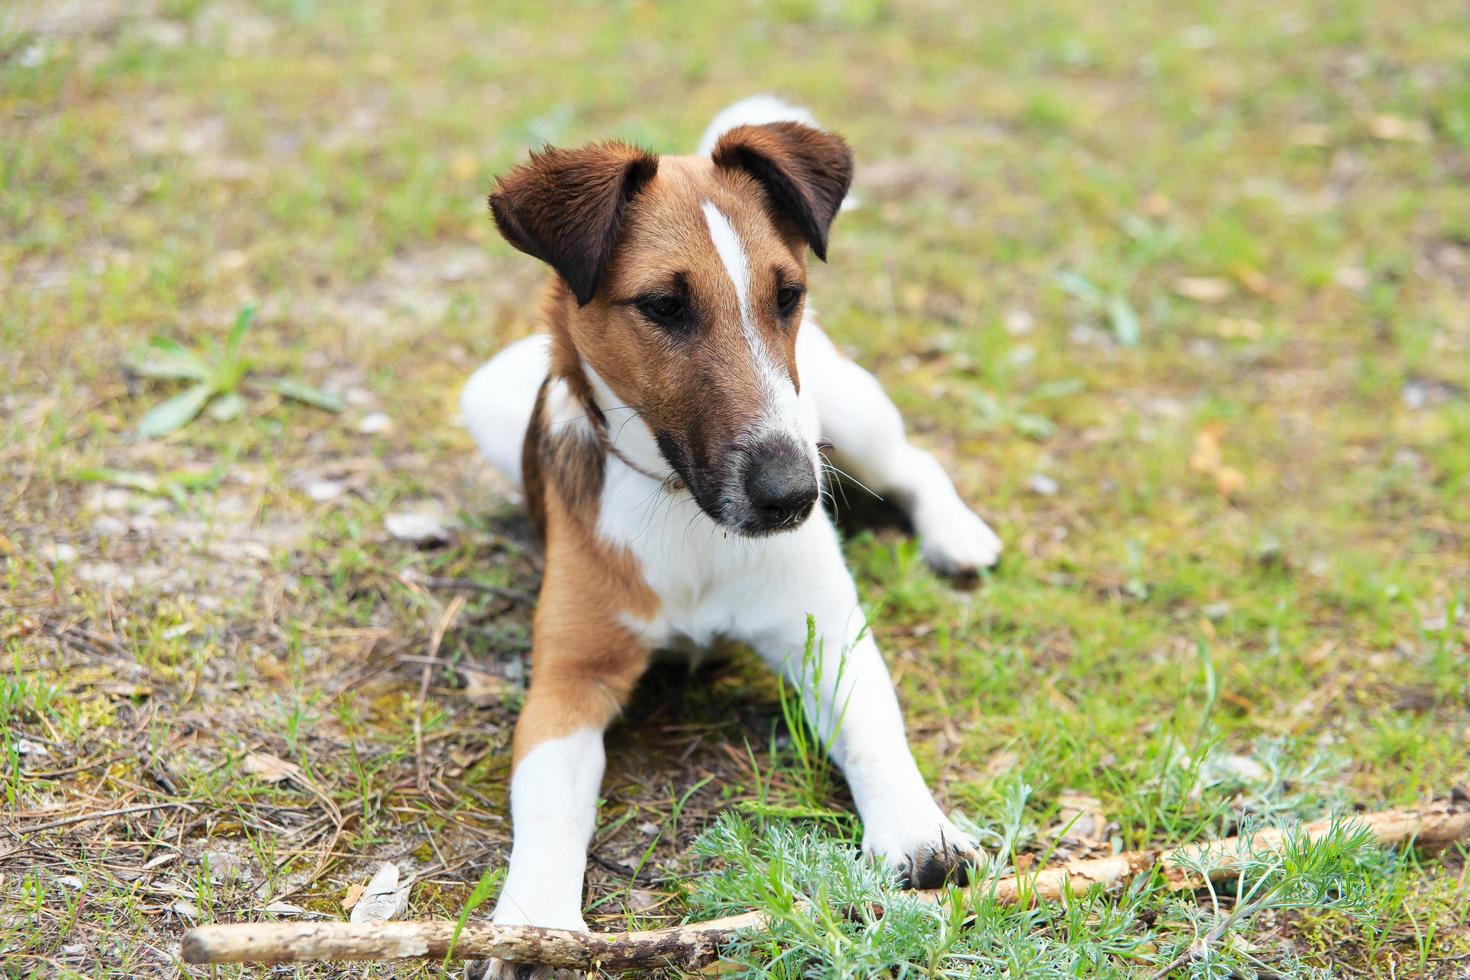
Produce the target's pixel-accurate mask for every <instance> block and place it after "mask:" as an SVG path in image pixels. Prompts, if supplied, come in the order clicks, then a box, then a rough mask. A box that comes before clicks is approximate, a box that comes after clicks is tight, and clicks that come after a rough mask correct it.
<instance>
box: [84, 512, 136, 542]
mask: <svg viewBox="0 0 1470 980" xmlns="http://www.w3.org/2000/svg"><path fill="white" fill-rule="evenodd" d="M92 533H93V534H95V535H97V536H98V537H99V538H120V537H122V536H123V535H124V534H127V533H128V522H127V521H124V520H121V519H119V518H116V517H113V516H112V515H111V514H102V515H99V516H98V518H97V519H96V520H94V521H93V522H92Z"/></svg>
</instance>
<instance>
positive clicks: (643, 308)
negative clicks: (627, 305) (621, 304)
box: [633, 293, 686, 327]
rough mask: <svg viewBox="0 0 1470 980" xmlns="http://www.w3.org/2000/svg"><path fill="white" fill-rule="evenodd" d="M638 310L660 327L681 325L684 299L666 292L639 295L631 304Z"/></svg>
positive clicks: (683, 313)
mask: <svg viewBox="0 0 1470 980" xmlns="http://www.w3.org/2000/svg"><path fill="white" fill-rule="evenodd" d="M633 305H634V306H636V307H638V312H639V313H642V314H643V315H644V316H645V317H647V318H648V319H649V320H651V321H652V322H653V323H655V324H657V325H658V326H660V327H682V326H683V324H684V320H685V312H686V311H685V306H684V300H683V299H682V298H681V297H678V296H671V295H668V294H666V293H660V294H655V295H652V296H640V297H638V300H637V301H636V302H635V303H634V304H633Z"/></svg>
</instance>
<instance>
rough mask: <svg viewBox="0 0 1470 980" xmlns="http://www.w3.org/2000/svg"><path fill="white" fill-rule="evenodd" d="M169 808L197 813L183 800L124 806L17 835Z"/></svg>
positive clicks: (19, 830) (23, 829)
mask: <svg viewBox="0 0 1470 980" xmlns="http://www.w3.org/2000/svg"><path fill="white" fill-rule="evenodd" d="M169 807H179V808H180V809H184V810H188V811H189V812H190V813H197V812H198V811H197V810H195V809H194V806H193V804H191V803H185V802H183V801H182V800H174V801H170V802H168V803H140V804H138V805H137V806H123V807H118V808H117V809H115V810H97V811H95V812H93V813H80V814H77V815H76V816H74V817H63V818H62V819H60V820H52V821H50V822H49V823H38V824H36V825H35V826H32V827H17V828H15V833H17V834H19V835H21V836H22V837H24V836H25V835H26V834H35V833H39V832H41V831H43V830H55V829H56V828H58V827H69V826H71V825H72V824H76V823H86V822H87V821H88V820H105V819H107V818H109V817H125V816H127V815H128V814H130V813H147V812H148V811H149V810H165V809H168V808H169Z"/></svg>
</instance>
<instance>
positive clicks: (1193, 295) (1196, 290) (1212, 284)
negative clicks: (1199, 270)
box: [1174, 276, 1233, 303]
mask: <svg viewBox="0 0 1470 980" xmlns="http://www.w3.org/2000/svg"><path fill="white" fill-rule="evenodd" d="M1232 288H1233V287H1232V286H1231V285H1230V280H1229V279H1221V278H1220V277H1219V276H1180V277H1179V278H1178V279H1175V280H1174V292H1175V293H1176V294H1177V295H1179V296H1183V297H1184V298H1185V299H1192V300H1194V301H1195V302H1196V303H1219V302H1222V301H1223V300H1225V299H1227V298H1228V297H1229V296H1230V293H1231V290H1232Z"/></svg>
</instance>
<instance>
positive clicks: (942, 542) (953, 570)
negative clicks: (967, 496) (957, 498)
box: [919, 505, 1002, 575]
mask: <svg viewBox="0 0 1470 980" xmlns="http://www.w3.org/2000/svg"><path fill="white" fill-rule="evenodd" d="M919 546H920V548H921V549H922V550H923V552H924V560H925V561H927V562H928V563H929V564H930V565H931V566H932V567H933V568H934V569H935V570H936V571H939V572H943V573H944V574H946V575H964V574H969V573H973V572H978V571H980V569H982V568H990V567H992V566H994V565H995V563H996V562H998V561H1000V553H1001V550H1002V545H1001V540H1000V538H999V537H997V536H996V533H995V532H994V531H992V530H991V529H990V526H989V525H988V524H986V523H985V522H984V521H983V520H981V519H980V518H979V516H977V515H976V514H975V513H974V512H973V511H971V510H970V509H969V508H967V507H965V506H963V505H957V506H956V507H955V508H954V509H953V510H952V511H951V512H950V513H949V514H948V515H946V516H945V517H944V518H943V519H941V520H927V521H925V522H924V526H923V527H922V528H921V532H920V535H919Z"/></svg>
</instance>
